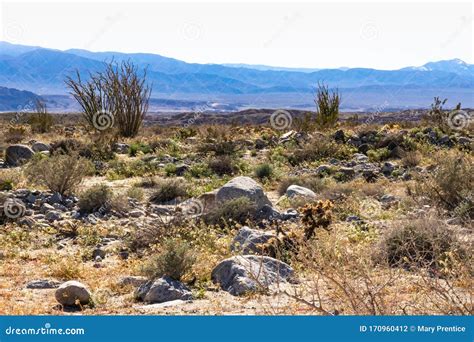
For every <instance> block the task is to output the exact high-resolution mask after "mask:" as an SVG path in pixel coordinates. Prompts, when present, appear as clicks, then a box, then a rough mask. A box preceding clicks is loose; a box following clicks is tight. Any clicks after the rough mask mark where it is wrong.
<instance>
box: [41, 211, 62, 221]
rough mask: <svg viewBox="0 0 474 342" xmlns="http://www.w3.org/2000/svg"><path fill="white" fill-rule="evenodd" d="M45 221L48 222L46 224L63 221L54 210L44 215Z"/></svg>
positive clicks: (59, 214)
mask: <svg viewBox="0 0 474 342" xmlns="http://www.w3.org/2000/svg"><path fill="white" fill-rule="evenodd" d="M45 219H46V220H47V221H48V222H54V221H60V220H62V219H63V217H62V215H61V213H60V212H59V211H56V210H50V211H48V212H47V213H46V215H45Z"/></svg>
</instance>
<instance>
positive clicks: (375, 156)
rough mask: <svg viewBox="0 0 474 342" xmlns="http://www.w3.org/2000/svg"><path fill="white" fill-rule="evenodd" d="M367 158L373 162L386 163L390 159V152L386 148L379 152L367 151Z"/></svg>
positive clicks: (378, 150)
mask: <svg viewBox="0 0 474 342" xmlns="http://www.w3.org/2000/svg"><path fill="white" fill-rule="evenodd" d="M367 157H369V160H370V161H373V162H374V161H375V162H377V161H384V160H387V159H389V158H390V150H389V149H388V148H386V147H384V148H379V149H377V150H369V151H367Z"/></svg>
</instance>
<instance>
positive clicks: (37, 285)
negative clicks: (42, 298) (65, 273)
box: [26, 279, 61, 290]
mask: <svg viewBox="0 0 474 342" xmlns="http://www.w3.org/2000/svg"><path fill="white" fill-rule="evenodd" d="M60 284H61V283H60V282H58V281H56V280H51V279H38V280H32V281H30V282H28V283H27V284H26V288H27V289H35V290H43V289H55V288H57V287H59V285H60Z"/></svg>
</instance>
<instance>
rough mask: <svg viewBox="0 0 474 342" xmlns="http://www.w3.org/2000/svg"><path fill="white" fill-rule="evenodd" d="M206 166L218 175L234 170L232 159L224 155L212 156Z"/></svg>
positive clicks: (233, 171)
mask: <svg viewBox="0 0 474 342" xmlns="http://www.w3.org/2000/svg"><path fill="white" fill-rule="evenodd" d="M207 167H208V168H209V170H211V171H212V172H213V173H215V174H216V175H219V176H224V175H232V174H234V173H235V171H236V166H235V163H234V160H233V159H232V158H231V157H229V156H225V155H222V156H217V157H215V158H212V159H211V160H210V161H209V162H208V164H207Z"/></svg>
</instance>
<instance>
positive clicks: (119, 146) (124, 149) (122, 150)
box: [113, 143, 130, 154]
mask: <svg viewBox="0 0 474 342" xmlns="http://www.w3.org/2000/svg"><path fill="white" fill-rule="evenodd" d="M129 148H130V146H129V145H128V144H124V143H116V144H114V146H113V151H114V152H115V153H119V154H127V153H128V150H129Z"/></svg>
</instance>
